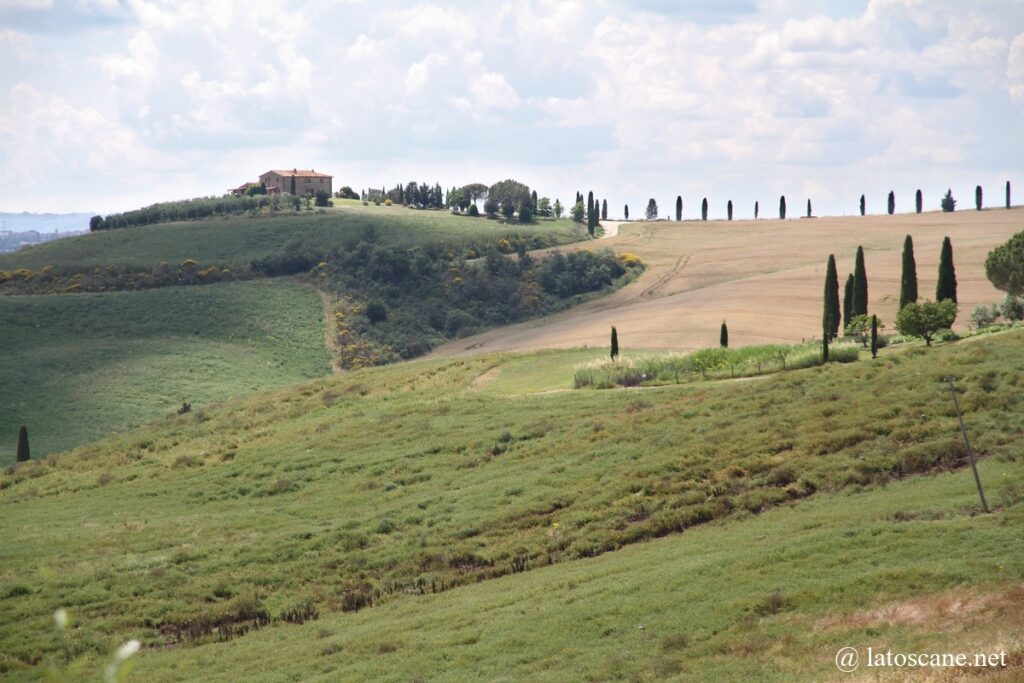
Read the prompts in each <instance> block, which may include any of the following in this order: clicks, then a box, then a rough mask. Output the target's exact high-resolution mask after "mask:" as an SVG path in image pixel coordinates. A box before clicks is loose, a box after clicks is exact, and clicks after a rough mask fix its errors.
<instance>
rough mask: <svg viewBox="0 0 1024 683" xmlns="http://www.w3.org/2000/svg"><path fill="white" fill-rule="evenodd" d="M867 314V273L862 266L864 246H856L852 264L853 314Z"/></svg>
mask: <svg viewBox="0 0 1024 683" xmlns="http://www.w3.org/2000/svg"><path fill="white" fill-rule="evenodd" d="M867 314H868V273H867V270H866V269H865V268H864V247H857V262H856V263H855V264H854V266H853V315H854V316H858V315H867Z"/></svg>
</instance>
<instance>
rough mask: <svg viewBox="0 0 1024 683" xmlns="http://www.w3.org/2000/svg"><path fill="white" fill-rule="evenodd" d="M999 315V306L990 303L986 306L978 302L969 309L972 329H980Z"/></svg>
mask: <svg viewBox="0 0 1024 683" xmlns="http://www.w3.org/2000/svg"><path fill="white" fill-rule="evenodd" d="M998 317H999V306H997V305H996V304H992V305H991V306H986V305H985V304H978V305H977V306H975V307H974V310H973V311H971V323H972V324H973V325H974V329H976V330H980V329H984V328H986V327H988V326H989V325H991V324H992V323H994V322H995V321H996V318H998Z"/></svg>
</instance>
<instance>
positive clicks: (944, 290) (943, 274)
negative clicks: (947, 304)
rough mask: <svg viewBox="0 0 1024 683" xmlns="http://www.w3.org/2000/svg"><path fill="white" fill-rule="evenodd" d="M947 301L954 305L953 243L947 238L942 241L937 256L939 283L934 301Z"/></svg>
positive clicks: (954, 269)
mask: <svg viewBox="0 0 1024 683" xmlns="http://www.w3.org/2000/svg"><path fill="white" fill-rule="evenodd" d="M946 299H949V300H950V301H952V302H953V303H956V268H955V267H954V266H953V243H952V242H950V241H949V238H948V237H947V238H946V239H944V240H942V253H940V254H939V281H938V283H937V285H936V287H935V300H936V301H945V300H946Z"/></svg>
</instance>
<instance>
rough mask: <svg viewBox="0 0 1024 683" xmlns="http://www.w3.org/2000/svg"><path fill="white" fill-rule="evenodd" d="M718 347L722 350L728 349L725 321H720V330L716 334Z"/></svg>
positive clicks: (727, 329) (727, 330)
mask: <svg viewBox="0 0 1024 683" xmlns="http://www.w3.org/2000/svg"><path fill="white" fill-rule="evenodd" d="M718 345H719V346H721V347H722V348H723V349H727V348H729V328H728V327H726V325H725V321H724V320H723V321H722V329H721V330H719V332H718Z"/></svg>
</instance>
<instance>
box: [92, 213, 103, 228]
mask: <svg viewBox="0 0 1024 683" xmlns="http://www.w3.org/2000/svg"><path fill="white" fill-rule="evenodd" d="M102 229H103V216H93V217H92V218H90V219H89V232H96V231H97V230H102Z"/></svg>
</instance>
